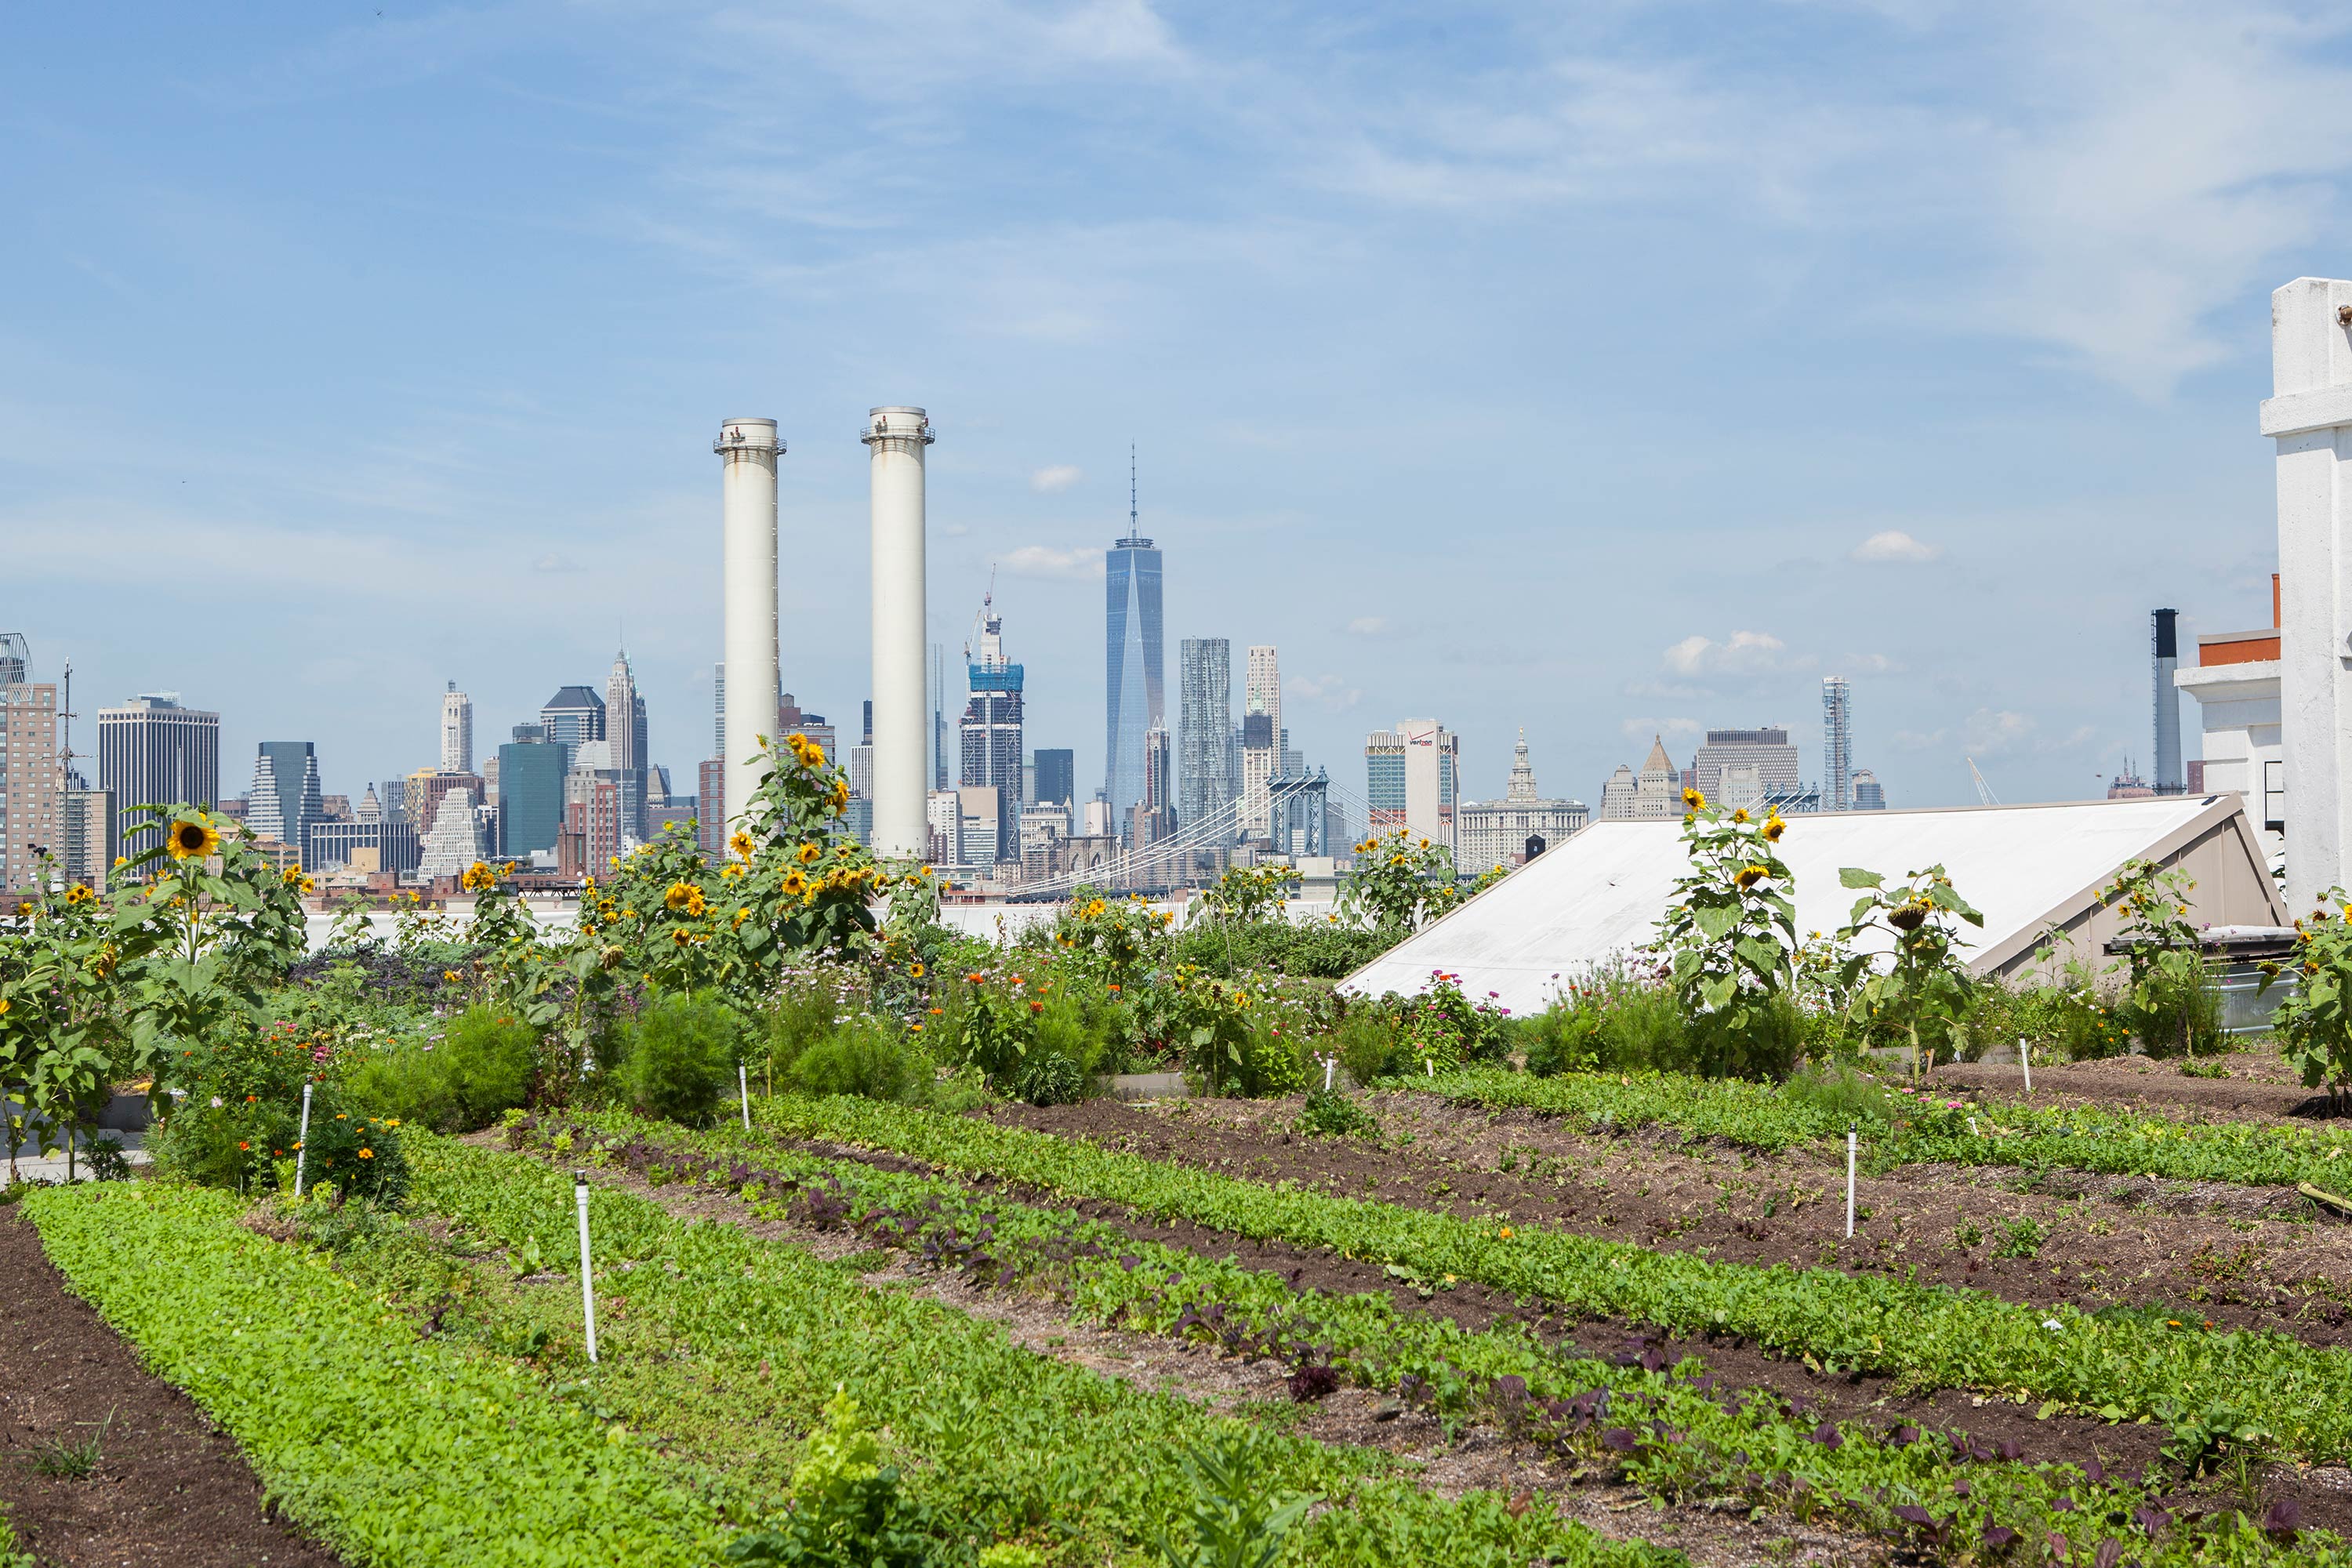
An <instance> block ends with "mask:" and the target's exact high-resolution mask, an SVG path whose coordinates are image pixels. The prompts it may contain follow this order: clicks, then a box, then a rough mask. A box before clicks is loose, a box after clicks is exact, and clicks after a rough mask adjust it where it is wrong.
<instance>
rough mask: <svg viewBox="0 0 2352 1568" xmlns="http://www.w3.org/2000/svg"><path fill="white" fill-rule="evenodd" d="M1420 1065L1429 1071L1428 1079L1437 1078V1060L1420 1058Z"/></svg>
mask: <svg viewBox="0 0 2352 1568" xmlns="http://www.w3.org/2000/svg"><path fill="white" fill-rule="evenodd" d="M1421 1065H1422V1066H1423V1067H1424V1068H1428V1069H1429V1076H1430V1077H1432V1078H1435V1077H1436V1076H1437V1058H1435V1057H1423V1058H1421Z"/></svg>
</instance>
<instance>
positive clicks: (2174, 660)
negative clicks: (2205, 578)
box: [2151, 610, 2181, 795]
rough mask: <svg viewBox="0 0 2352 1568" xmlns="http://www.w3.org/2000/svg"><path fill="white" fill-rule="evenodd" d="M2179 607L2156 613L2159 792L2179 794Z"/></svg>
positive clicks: (2160, 793)
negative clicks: (2175, 673)
mask: <svg viewBox="0 0 2352 1568" xmlns="http://www.w3.org/2000/svg"><path fill="white" fill-rule="evenodd" d="M2178 618H2179V611H2177V610H2158V611H2157V612H2156V616H2155V622H2156V624H2155V629H2154V640H2155V645H2156V659H2155V664H2156V777H2155V779H2154V780H2153V781H2151V782H2153V783H2154V784H2155V785H2156V793H2157V794H2158V795H2179V793H2180V790H2181V781H2180V689H2179V687H2177V686H2175V685H2173V684H2172V672H2173V670H2174V668H2176V667H2177V666H2178V665H2179V663H2180V643H2179V637H2178V635H2177V634H2176V632H2175V630H2174V626H2173V623H2174V622H2175V620H2177V619H2178Z"/></svg>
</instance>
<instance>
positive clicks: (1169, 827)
mask: <svg viewBox="0 0 2352 1568" xmlns="http://www.w3.org/2000/svg"><path fill="white" fill-rule="evenodd" d="M1175 836H1176V747H1175V744H1174V742H1173V740H1172V738H1171V736H1170V735H1169V733H1168V731H1167V728H1166V726H1164V725H1160V724H1154V725H1153V726H1152V727H1151V728H1150V729H1149V730H1146V731H1144V732H1143V798H1142V799H1140V800H1139V801H1137V802H1136V803H1135V822H1134V824H1133V826H1131V827H1130V829H1129V840H1130V841H1131V842H1132V843H1133V844H1134V846H1135V847H1137V848H1138V849H1141V848H1144V847H1148V846H1150V845H1153V844H1158V843H1160V841H1161V840H1163V839H1168V838H1173V837H1175ZM1156 874H1157V875H1158V876H1160V877H1165V876H1166V875H1167V870H1166V868H1161V869H1160V870H1159V871H1158V872H1157V873H1156Z"/></svg>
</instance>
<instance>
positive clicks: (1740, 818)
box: [1731, 805, 1748, 822]
mask: <svg viewBox="0 0 2352 1568" xmlns="http://www.w3.org/2000/svg"><path fill="white" fill-rule="evenodd" d="M1731 820H1732V821H1734V822H1745V821H1747V820H1748V808H1747V807H1746V806H1744V805H1743V806H1741V807H1739V808H1738V810H1737V811H1734V812H1733V813H1732V814H1731Z"/></svg>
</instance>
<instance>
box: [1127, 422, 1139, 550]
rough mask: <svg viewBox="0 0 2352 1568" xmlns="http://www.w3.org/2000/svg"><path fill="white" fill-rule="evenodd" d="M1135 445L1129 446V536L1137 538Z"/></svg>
mask: <svg viewBox="0 0 2352 1568" xmlns="http://www.w3.org/2000/svg"><path fill="white" fill-rule="evenodd" d="M1136 535H1137V529H1136V526H1135V443H1134V442H1132V441H1129V443H1128V444H1127V536H1128V537H1129V539H1133V538H1135V537H1136Z"/></svg>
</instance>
